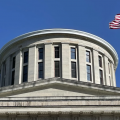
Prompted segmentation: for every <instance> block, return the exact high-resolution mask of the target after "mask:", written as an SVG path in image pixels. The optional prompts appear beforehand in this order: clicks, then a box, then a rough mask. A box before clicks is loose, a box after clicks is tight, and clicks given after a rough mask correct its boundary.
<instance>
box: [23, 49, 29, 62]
mask: <svg viewBox="0 0 120 120" xmlns="http://www.w3.org/2000/svg"><path fill="white" fill-rule="evenodd" d="M25 53H27V55H25ZM23 54H24V58H23V64H27V63H28V61H29V58H28V57H29V51H25V52H24V53H23ZM26 56H27V60H26Z"/></svg>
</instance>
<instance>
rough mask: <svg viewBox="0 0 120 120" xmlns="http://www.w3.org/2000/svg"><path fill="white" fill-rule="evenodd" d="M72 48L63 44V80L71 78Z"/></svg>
mask: <svg viewBox="0 0 120 120" xmlns="http://www.w3.org/2000/svg"><path fill="white" fill-rule="evenodd" d="M70 57H71V56H70V48H69V44H68V43H62V78H67V79H69V78H71V75H70V65H71V63H70Z"/></svg>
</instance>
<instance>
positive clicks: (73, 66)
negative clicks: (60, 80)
mask: <svg viewBox="0 0 120 120" xmlns="http://www.w3.org/2000/svg"><path fill="white" fill-rule="evenodd" d="M71 73H72V74H71V75H72V76H71V77H72V78H76V62H71Z"/></svg>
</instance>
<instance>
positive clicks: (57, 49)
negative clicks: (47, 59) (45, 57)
mask: <svg viewBox="0 0 120 120" xmlns="http://www.w3.org/2000/svg"><path fill="white" fill-rule="evenodd" d="M55 58H59V47H55Z"/></svg>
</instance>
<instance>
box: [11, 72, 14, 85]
mask: <svg viewBox="0 0 120 120" xmlns="http://www.w3.org/2000/svg"><path fill="white" fill-rule="evenodd" d="M14 80H15V71H12V80H11V85H14Z"/></svg>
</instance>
